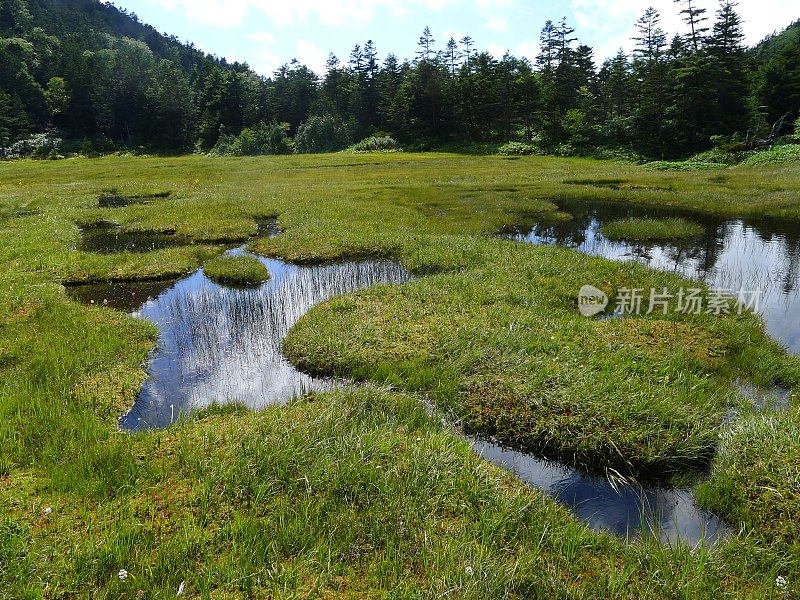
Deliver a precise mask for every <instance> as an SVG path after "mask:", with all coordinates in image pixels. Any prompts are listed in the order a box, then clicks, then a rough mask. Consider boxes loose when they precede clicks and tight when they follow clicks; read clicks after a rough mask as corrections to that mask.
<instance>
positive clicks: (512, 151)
mask: <svg viewBox="0 0 800 600" xmlns="http://www.w3.org/2000/svg"><path fill="white" fill-rule="evenodd" d="M497 153H498V154H499V155H501V156H533V155H535V154H541V150H539V148H538V147H537V146H535V145H533V144H527V143H524V142H508V143H507V144H503V145H502V146H500V147H499V148H498V149H497Z"/></svg>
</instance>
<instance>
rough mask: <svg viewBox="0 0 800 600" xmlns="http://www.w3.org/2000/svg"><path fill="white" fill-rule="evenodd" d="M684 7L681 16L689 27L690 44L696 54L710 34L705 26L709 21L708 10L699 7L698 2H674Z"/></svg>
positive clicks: (677, 0) (693, 0) (691, 0)
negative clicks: (706, 36)
mask: <svg viewBox="0 0 800 600" xmlns="http://www.w3.org/2000/svg"><path fill="white" fill-rule="evenodd" d="M674 1H675V2H676V3H677V4H680V5H682V6H683V9H682V10H681V14H682V15H683V20H684V22H685V23H686V24H687V25H688V26H689V31H690V33H689V35H688V39H689V43H690V44H691V46H692V49H693V50H694V51H695V52H698V51H699V50H700V48H701V47H702V45H703V39H704V36H705V34H706V33H708V27H707V26H705V25H704V23H706V22H707V21H708V17H707V16H706V9H705V8H699V7H698V6H697V0H674Z"/></svg>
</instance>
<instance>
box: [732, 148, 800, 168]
mask: <svg viewBox="0 0 800 600" xmlns="http://www.w3.org/2000/svg"><path fill="white" fill-rule="evenodd" d="M791 162H800V144H784V145H781V146H773V147H772V148H769V149H768V150H759V151H758V152H753V153H752V154H751V155H750V156H748V157H747V158H746V159H745V160H744V161H743V162H742V164H744V165H747V166H753V167H755V166H760V165H780V164H784V163H791Z"/></svg>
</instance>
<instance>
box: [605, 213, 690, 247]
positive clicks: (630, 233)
mask: <svg viewBox="0 0 800 600" xmlns="http://www.w3.org/2000/svg"><path fill="white" fill-rule="evenodd" d="M703 231H704V230H703V227H702V226H700V225H698V224H697V223H692V222H691V221H687V220H686V219H679V218H674V219H626V220H624V221H613V222H611V223H605V224H603V226H602V227H601V228H600V232H601V233H602V234H603V235H604V236H606V237H607V238H608V239H610V240H613V241H622V240H630V241H634V242H648V241H654V240H677V239H685V238H697V237H700V236H701V235H703Z"/></svg>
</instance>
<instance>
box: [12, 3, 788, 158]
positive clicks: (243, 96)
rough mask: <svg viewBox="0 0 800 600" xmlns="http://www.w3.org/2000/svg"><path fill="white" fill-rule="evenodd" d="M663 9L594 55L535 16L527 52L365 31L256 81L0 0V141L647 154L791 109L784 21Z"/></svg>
mask: <svg viewBox="0 0 800 600" xmlns="http://www.w3.org/2000/svg"><path fill="white" fill-rule="evenodd" d="M676 10H678V11H680V13H681V16H682V17H683V20H684V23H685V27H684V31H683V32H681V33H678V34H674V35H672V36H671V37H669V36H668V34H667V32H665V31H664V29H663V28H662V25H661V15H660V14H659V12H658V11H657V10H656V9H654V8H648V9H646V10H645V11H644V12H643V14H642V16H641V18H640V19H639V20H638V21H637V23H636V32H637V33H636V36H635V39H634V40H633V42H634V49H633V51H632V52H631V53H630V54H626V53H625V52H623V51H622V50H620V51H619V52H618V53H617V54H616V55H615V56H613V57H611V58H610V59H607V60H604V61H602V62H600V63H598V61H597V59H596V57H595V56H594V52H593V50H592V48H591V47H589V46H587V45H585V44H582V43H580V41H579V40H578V39H577V36H576V35H575V29H574V28H573V27H571V26H570V25H569V24H568V23H567V21H566V19H562V20H560V21H558V22H551V21H548V22H547V23H546V24H545V25H544V28H543V29H542V31H541V35H540V48H541V50H540V53H539V55H538V56H537V57H536V58H535V60H534V61H533V62H531V61H529V60H528V59H526V58H522V57H515V56H512V55H511V54H510V53H506V54H505V55H504V56H503V57H501V58H495V57H494V56H492V55H491V54H490V53H488V52H485V51H480V50H479V49H478V46H477V44H476V42H475V41H474V40H473V39H472V38H470V37H464V38H463V39H460V40H455V39H449V40H444V41H443V42H440V41H439V40H436V39H434V36H433V34H432V33H431V31H430V29H428V28H426V29H425V30H424V32H423V33H422V35H421V37H420V38H419V41H418V50H417V52H416V55H415V56H414V57H412V58H409V59H404V60H401V59H400V58H398V57H397V56H396V55H394V54H389V55H388V56H386V58H385V59H383V60H379V53H378V49H377V47H376V45H375V43H374V42H373V41H367V42H366V43H364V44H363V45H356V46H355V47H354V48H353V51H352V52H351V53H350V55H349V56H348V57H345V58H344V59H339V58H338V57H336V56H334V55H331V56H330V58H329V59H328V61H327V65H326V70H325V73H324V74H323V75H320V76H318V75H317V74H316V73H314V72H313V71H312V70H311V69H309V68H308V67H307V66H305V65H302V64H300V63H299V62H298V61H296V60H295V61H292V62H290V63H288V64H285V65H283V66H282V67H281V68H280V69H278V70H277V71H276V72H275V73H274V74H272V75H271V76H269V77H261V76H259V75H257V74H256V73H255V72H254V71H253V70H252V69H251V68H250V67H249V66H248V65H246V64H242V63H233V64H229V63H227V62H226V61H224V60H221V59H218V58H216V57H213V56H209V55H206V54H204V53H202V52H201V51H199V50H198V49H196V48H194V46H192V45H186V44H181V43H180V42H178V40H177V39H175V38H171V37H167V36H164V35H161V34H159V33H158V32H157V31H156V30H155V29H153V28H152V27H150V26H147V25H145V24H142V23H140V22H139V20H138V19H137V18H136V16H135V15H133V14H128V13H127V12H125V11H123V10H120V9H117V8H115V7H114V6H111V5H106V4H104V3H100V2H97V1H96V0H0V146H4V145H8V144H9V143H12V142H14V141H15V140H18V139H20V138H23V137H25V136H27V135H30V134H33V133H36V132H42V131H46V130H48V129H52V130H57V131H59V132H63V133H62V135H63V136H64V137H66V138H69V139H73V140H81V141H82V143H83V144H84V145H87V146H90V147H92V148H96V149H99V150H103V149H111V148H118V147H145V148H148V149H152V150H158V151H165V152H185V151H191V150H195V149H198V150H202V151H208V150H211V149H212V148H214V147H215V146H217V145H218V144H220V143H221V142H223V141H227V142H230V141H231V139H232V138H234V137H235V136H239V135H241V134H242V132H243V131H244V132H246V133H249V132H262V134H263V135H262V137H263V136H264V135H266V136H268V137H269V139H270V140H275V141H274V142H270V143H269V144H267V145H269V146H270V147H271V148H276V149H279V150H276V151H284V150H286V151H288V149H289V148H290V146H289V145H287V144H286V143H284V141H282V140H281V139H279V138H283V137H285V138H286V139H290V138H294V139H297V140H298V143H299V145H300V147H301V149H303V150H305V151H326V150H336V149H339V148H341V147H344V146H346V145H349V144H351V143H353V142H355V141H358V140H360V139H363V138H365V137H368V136H373V135H376V134H378V135H387V136H392V137H394V138H396V139H397V140H399V141H400V142H401V143H403V144H404V145H408V146H411V147H420V148H424V147H437V146H442V145H446V144H465V143H483V142H487V143H498V142H506V141H512V140H516V141H520V142H526V143H529V144H531V145H534V146H535V147H537V148H540V149H541V150H542V151H548V152H558V153H564V154H581V153H588V152H592V151H594V150H596V149H597V148H606V149H612V150H622V151H633V152H637V153H639V154H642V155H645V156H649V157H659V158H663V157H675V156H680V155H687V154H690V153H693V152H697V151H701V150H703V149H706V148H708V147H709V146H710V145H711V144H713V143H714V141H715V140H717V139H722V138H724V139H731V140H739V141H741V142H742V143H748V142H750V141H752V140H755V139H758V138H759V137H763V136H766V135H768V134H769V133H770V128H771V125H772V124H773V123H775V122H777V121H778V120H779V119H781V118H782V117H785V119H784V122H785V123H786V124H787V125H788V124H789V123H790V122H792V121H793V120H795V119H796V118H797V116H798V110H800V23H795V24H794V25H793V26H792V27H790V28H789V29H787V31H785V32H784V33H782V34H780V35H777V36H773V37H772V38H770V39H768V40H765V41H764V42H763V43H762V44H760V45H759V46H757V47H756V48H751V49H748V48H746V47H745V45H744V31H743V24H742V21H741V19H740V17H739V14H738V13H737V10H736V2H734V1H732V0H723V1H722V2H721V3H720V5H719V7H718V10H717V11H716V14H708V13H707V12H706V11H705V10H704V9H702V8H699V7H698V6H697V4H696V0H676ZM256 137H257V136H256Z"/></svg>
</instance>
